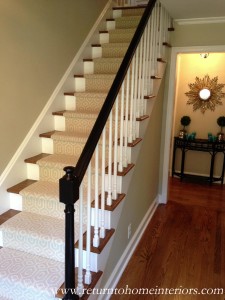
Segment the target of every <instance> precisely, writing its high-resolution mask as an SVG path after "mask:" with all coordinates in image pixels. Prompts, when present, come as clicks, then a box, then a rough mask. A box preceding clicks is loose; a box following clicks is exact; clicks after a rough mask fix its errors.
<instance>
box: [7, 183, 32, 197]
mask: <svg viewBox="0 0 225 300" xmlns="http://www.w3.org/2000/svg"><path fill="white" fill-rule="evenodd" d="M35 182H37V180H33V179H26V180H24V181H21V182H19V183H17V184H16V185H13V186H11V187H9V188H8V189H7V192H8V193H13V194H19V193H20V191H22V190H23V189H25V188H26V187H28V186H30V185H31V184H33V183H35Z"/></svg>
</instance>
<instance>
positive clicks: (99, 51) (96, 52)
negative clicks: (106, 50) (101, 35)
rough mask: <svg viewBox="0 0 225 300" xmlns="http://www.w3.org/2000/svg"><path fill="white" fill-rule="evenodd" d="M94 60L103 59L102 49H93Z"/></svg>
mask: <svg viewBox="0 0 225 300" xmlns="http://www.w3.org/2000/svg"><path fill="white" fill-rule="evenodd" d="M91 57H92V58H99V57H102V47H92V56H91Z"/></svg>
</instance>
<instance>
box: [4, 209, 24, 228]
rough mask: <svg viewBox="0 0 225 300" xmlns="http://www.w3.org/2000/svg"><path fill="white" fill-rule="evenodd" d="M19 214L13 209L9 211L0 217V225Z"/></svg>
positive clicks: (18, 211)
mask: <svg viewBox="0 0 225 300" xmlns="http://www.w3.org/2000/svg"><path fill="white" fill-rule="evenodd" d="M18 213H20V210H15V209H9V210H7V211H6V212H4V213H3V214H1V215H0V225H1V224H3V223H4V222H6V221H7V220H9V219H10V218H12V217H13V216H15V215H17V214H18Z"/></svg>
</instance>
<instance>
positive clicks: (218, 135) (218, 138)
mask: <svg viewBox="0 0 225 300" xmlns="http://www.w3.org/2000/svg"><path fill="white" fill-rule="evenodd" d="M217 140H218V141H219V142H222V141H224V133H223V132H219V133H217Z"/></svg>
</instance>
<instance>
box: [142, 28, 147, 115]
mask: <svg viewBox="0 0 225 300" xmlns="http://www.w3.org/2000/svg"><path fill="white" fill-rule="evenodd" d="M146 44H147V29H146V28H145V31H144V34H143V68H142V86H141V101H142V110H141V115H142V116H143V115H145V114H146V107H145V102H146V101H145V100H144V96H145V76H146V63H147V62H146V52H147V51H146Z"/></svg>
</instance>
